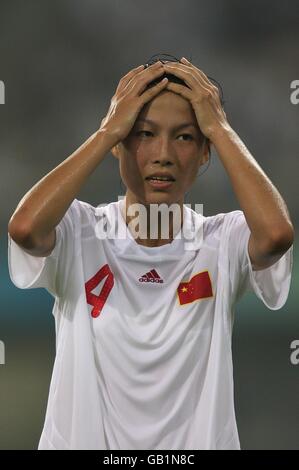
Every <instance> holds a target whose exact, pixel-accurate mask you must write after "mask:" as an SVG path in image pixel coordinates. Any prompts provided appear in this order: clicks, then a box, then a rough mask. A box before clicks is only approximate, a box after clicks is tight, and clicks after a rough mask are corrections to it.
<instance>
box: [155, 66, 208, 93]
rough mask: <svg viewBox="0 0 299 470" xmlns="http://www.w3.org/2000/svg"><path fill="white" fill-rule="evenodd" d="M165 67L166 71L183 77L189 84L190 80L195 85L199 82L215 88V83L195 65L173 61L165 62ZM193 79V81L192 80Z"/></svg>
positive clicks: (204, 85) (206, 86)
mask: <svg viewBox="0 0 299 470" xmlns="http://www.w3.org/2000/svg"><path fill="white" fill-rule="evenodd" d="M164 67H165V69H166V71H168V72H169V73H173V74H174V75H177V76H178V77H179V78H182V79H183V80H184V81H185V82H186V83H187V85H188V80H189V83H190V84H191V83H193V86H194V85H195V83H196V82H197V83H198V84H199V85H201V86H203V87H205V88H208V87H211V88H213V87H214V85H213V84H212V83H211V82H210V81H209V79H208V78H207V79H205V74H204V73H203V72H201V70H199V69H198V68H197V67H194V66H192V67H191V66H188V65H185V64H179V63H175V64H174V63H173V62H172V63H171V64H164ZM192 79H193V81H192Z"/></svg>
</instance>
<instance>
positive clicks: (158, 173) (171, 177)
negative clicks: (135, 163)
mask: <svg viewBox="0 0 299 470" xmlns="http://www.w3.org/2000/svg"><path fill="white" fill-rule="evenodd" d="M153 176H161V177H164V178H165V177H166V178H170V179H171V181H172V182H173V181H175V177H174V176H173V175H172V174H171V173H165V172H162V171H161V172H157V173H152V174H151V175H148V176H147V177H146V178H145V179H146V180H148V179H149V178H152V177H153Z"/></svg>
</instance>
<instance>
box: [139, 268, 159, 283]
mask: <svg viewBox="0 0 299 470" xmlns="http://www.w3.org/2000/svg"><path fill="white" fill-rule="evenodd" d="M139 282H157V283H159V284H162V283H163V282H164V281H163V279H161V278H160V276H159V274H158V273H157V271H156V270H155V269H151V270H150V271H149V272H147V273H145V274H143V276H141V277H140V278H139Z"/></svg>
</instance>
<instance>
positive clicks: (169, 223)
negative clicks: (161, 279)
mask: <svg viewBox="0 0 299 470" xmlns="http://www.w3.org/2000/svg"><path fill="white" fill-rule="evenodd" d="M124 201H125V203H124V206H123V209H124V212H125V213H123V217H124V220H125V221H126V225H127V226H128V225H129V224H130V226H129V230H130V231H131V233H132V229H133V232H136V234H135V233H132V235H133V236H134V238H135V241H136V242H137V243H138V244H139V245H143V246H148V247H157V246H162V245H166V244H169V243H171V242H172V240H173V239H174V237H175V236H176V235H177V233H178V232H179V230H180V229H181V227H182V225H183V214H184V210H183V200H180V201H176V202H174V201H172V202H171V203H166V204H167V206H171V204H174V205H175V206H176V211H175V212H173V211H171V210H170V211H166V212H165V213H164V215H163V212H162V213H161V211H160V212H159V210H158V211H156V210H153V206H157V207H158V209H159V206H160V204H162V203H144V202H142V201H140V200H138V199H137V198H136V197H135V196H134V195H131V194H130V193H129V192H127V193H126V196H125V199H124ZM133 204H140V206H141V208H140V211H139V212H138V211H137V212H135V211H134V210H133V211H132V214H133V215H129V209H130V207H131V206H132V205H133ZM151 207H152V210H151ZM132 209H133V208H132ZM137 220H138V221H137ZM136 235H137V236H136Z"/></svg>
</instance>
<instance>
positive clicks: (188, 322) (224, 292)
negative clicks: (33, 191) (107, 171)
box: [8, 199, 293, 450]
mask: <svg viewBox="0 0 299 470" xmlns="http://www.w3.org/2000/svg"><path fill="white" fill-rule="evenodd" d="M123 204H124V199H122V200H119V201H117V202H111V203H109V204H106V205H104V206H103V207H101V208H99V207H97V208H96V207H94V206H92V205H91V204H88V203H86V202H83V201H80V200H78V199H74V200H73V202H72V204H71V205H70V207H69V208H68V210H67V212H66V213H65V215H64V217H63V218H62V220H61V221H60V223H59V224H58V225H57V227H56V244H55V247H54V249H53V251H52V252H51V254H50V255H49V256H46V257H43V258H42V257H34V256H31V255H29V254H28V253H27V252H25V251H24V250H23V249H22V248H21V247H20V246H18V245H17V244H16V243H15V242H14V241H13V240H12V238H11V237H10V235H9V234H8V263H9V272H10V277H11V280H12V281H13V283H14V284H15V285H16V286H17V287H18V288H21V289H27V288H36V287H43V288H45V289H47V290H48V292H49V293H50V294H51V295H52V296H53V297H54V299H55V302H54V306H53V315H54V318H55V330H56V357H55V362H54V367H53V373H52V378H51V384H50V390H49V397H48V405H47V410H46V417H45V423H44V427H43V431H42V435H41V438H40V442H39V446H38V448H39V449H102V450H103V449H112V450H117V449H135V450H138V449H144V450H147V449H150V450H155V449H175V450H179V449H184V450H185V449H186V450H187V449H195V450H196V449H239V448H240V442H239V437H238V431H237V425H236V417H235V410H234V390H233V365H232V350H231V339H232V329H233V319H234V310H235V304H236V302H237V301H238V300H239V299H240V298H241V296H242V295H243V294H244V292H246V291H253V292H255V294H256V295H257V296H258V297H259V299H261V301H262V302H263V303H264V304H265V306H266V307H268V308H269V309H271V310H277V309H280V308H281V307H283V305H284V304H285V302H286V300H287V297H288V293H289V288H290V283H291V274H292V263H293V246H291V247H290V248H289V250H288V251H287V252H286V253H284V255H283V256H282V257H281V258H280V259H279V260H278V261H277V262H276V263H275V264H273V265H272V266H270V267H268V268H266V269H263V270H259V271H254V270H253V269H252V266H251V262H250V258H249V254H248V240H249V236H250V230H249V227H248V225H247V222H246V219H245V216H244V213H243V212H242V211H241V210H234V211H232V212H228V213H220V214H216V215H213V216H208V217H205V216H203V215H201V214H198V213H197V212H195V211H194V210H192V209H191V208H190V207H187V205H186V204H184V219H183V220H184V222H183V228H182V229H181V230H180V231H179V232H178V234H177V235H176V237H175V238H174V239H173V241H172V242H171V243H167V244H164V245H162V246H158V247H146V246H143V245H140V244H138V243H137V242H136V240H135V239H134V237H133V235H132V233H131V231H130V230H129V228H128V226H127V225H126V223H125V220H124V217H123V215H122V214H123V213H122V210H121V209H123V207H124V206H122V205H123ZM103 221H104V222H105V223H103ZM99 227H102V231H103V227H106V229H107V227H110V229H111V228H112V227H113V228H114V230H115V231H114V233H116V232H117V230H119V232H117V233H118V234H119V233H121V234H122V235H123V234H125V236H122V237H120V236H107V237H106V238H104V237H103V236H102V237H101V236H99V234H100V233H101V231H100V229H99ZM194 227H195V230H194ZM191 229H192V230H193V233H197V234H199V233H201V236H200V237H198V239H200V240H201V242H200V243H194V245H192V244H191V245H190V243H189V245H188V247H189V248H188V249H186V242H189V241H190V238H188V237H189V235H188V234H190V233H191ZM106 233H108V230H106ZM190 247H191V248H190Z"/></svg>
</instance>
